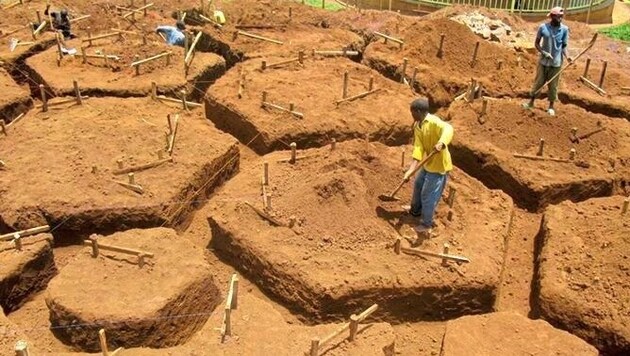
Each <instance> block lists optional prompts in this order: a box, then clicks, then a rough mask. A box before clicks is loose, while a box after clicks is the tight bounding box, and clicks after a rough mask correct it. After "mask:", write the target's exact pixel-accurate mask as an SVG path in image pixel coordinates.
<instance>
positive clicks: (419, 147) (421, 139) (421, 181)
mask: <svg viewBox="0 0 630 356" xmlns="http://www.w3.org/2000/svg"><path fill="white" fill-rule="evenodd" d="M411 116H412V117H413V136H414V140H413V154H412V157H413V160H412V161H411V165H410V166H409V169H408V170H407V172H405V176H404V180H405V181H407V180H409V179H410V178H411V176H412V175H413V173H414V171H415V169H416V168H417V167H418V164H419V163H420V161H422V159H423V158H425V156H426V155H429V154H431V153H432V152H434V151H435V152H436V153H435V154H434V155H433V156H432V157H431V158H430V159H429V160H428V161H427V163H426V164H425V165H424V167H423V168H422V169H420V172H419V173H418V175H417V176H416V180H415V182H414V186H413V194H412V197H411V206H410V207H409V208H410V209H409V213H410V214H411V215H413V216H416V217H419V216H421V217H422V218H421V223H420V224H419V225H417V226H416V227H414V230H415V231H416V232H417V233H418V234H422V233H428V232H430V231H431V229H432V228H433V215H434V213H435V208H436V207H437V205H438V202H439V201H440V197H441V196H442V192H443V191H444V187H445V186H446V181H447V179H448V172H450V171H451V170H453V163H452V162H451V154H450V152H449V151H448V144H450V143H451V140H452V139H453V127H452V126H451V125H450V124H449V123H447V122H445V121H442V119H440V118H439V117H437V116H435V115H432V114H429V100H428V99H426V98H419V99H416V100H414V101H413V102H412V103H411Z"/></svg>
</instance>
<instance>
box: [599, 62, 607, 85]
mask: <svg viewBox="0 0 630 356" xmlns="http://www.w3.org/2000/svg"><path fill="white" fill-rule="evenodd" d="M606 68H608V61H604V65H603V66H602V74H601V75H600V76H599V85H597V86H598V87H599V88H600V89H603V88H604V77H605V76H606Z"/></svg>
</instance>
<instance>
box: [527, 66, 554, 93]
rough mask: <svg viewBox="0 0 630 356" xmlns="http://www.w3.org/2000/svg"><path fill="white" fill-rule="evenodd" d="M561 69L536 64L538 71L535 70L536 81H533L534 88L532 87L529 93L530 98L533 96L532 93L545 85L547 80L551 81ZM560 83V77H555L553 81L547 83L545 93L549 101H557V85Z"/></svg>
mask: <svg viewBox="0 0 630 356" xmlns="http://www.w3.org/2000/svg"><path fill="white" fill-rule="evenodd" d="M560 68H561V67H547V66H544V65H542V64H540V63H538V69H536V80H535V81H534V86H533V87H532V91H531V92H530V96H532V97H533V96H534V93H535V92H536V91H537V90H538V89H540V88H541V87H542V86H543V84H545V83H546V82H547V81H548V80H549V79H551V78H552V77H553V76H554V75H556V74H557V73H558V72H559V71H560ZM559 82H560V76H557V77H556V78H555V79H554V80H552V81H551V82H550V83H549V92H548V93H547V97H548V98H549V101H556V100H558V83H559Z"/></svg>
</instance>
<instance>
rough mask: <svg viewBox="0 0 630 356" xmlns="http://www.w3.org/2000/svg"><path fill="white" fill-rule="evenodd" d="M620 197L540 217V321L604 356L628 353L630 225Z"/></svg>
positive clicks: (556, 208) (549, 210)
mask: <svg viewBox="0 0 630 356" xmlns="http://www.w3.org/2000/svg"><path fill="white" fill-rule="evenodd" d="M622 202H623V197H621V196H615V197H610V198H599V199H590V200H588V201H586V202H582V203H579V204H573V203H568V202H567V203H562V204H560V205H557V206H551V207H549V208H547V210H546V211H545V216H544V219H543V225H542V230H541V234H540V237H541V240H540V241H539V243H540V246H541V252H540V256H539V257H538V277H539V286H538V288H539V295H538V302H539V303H540V310H541V314H542V316H543V317H544V318H545V319H546V320H548V321H549V322H550V323H552V324H554V325H556V326H558V327H560V328H562V329H565V330H568V331H570V332H572V333H574V334H576V335H578V336H580V337H581V338H583V339H585V340H587V341H589V342H590V343H592V344H593V345H595V346H597V348H598V349H599V350H600V351H602V352H604V353H606V354H610V355H627V354H628V352H630V317H629V316H630V304H629V302H630V301H629V300H628V295H630V278H629V277H630V269H629V268H628V259H629V258H630V254H629V251H630V223H629V222H628V218H627V216H628V214H629V213H626V215H621V214H620V209H621V206H622Z"/></svg>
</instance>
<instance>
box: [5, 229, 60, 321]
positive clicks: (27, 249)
mask: <svg viewBox="0 0 630 356" xmlns="http://www.w3.org/2000/svg"><path fill="white" fill-rule="evenodd" d="M21 241H22V247H21V249H19V250H18V248H17V246H16V245H15V243H14V241H12V240H3V241H0V261H2V263H0V306H1V307H2V309H3V310H4V312H5V313H9V312H12V311H14V310H16V309H18V308H19V307H20V306H21V305H22V304H23V303H24V302H25V301H26V299H28V298H29V297H30V296H31V295H32V294H33V293H35V292H39V291H41V290H43V289H45V288H46V285H47V284H48V281H49V280H50V279H51V278H52V277H53V276H54V275H55V273H57V269H56V267H55V262H54V261H53V251H52V235H50V234H39V235H35V236H27V237H24V238H22V239H21Z"/></svg>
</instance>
